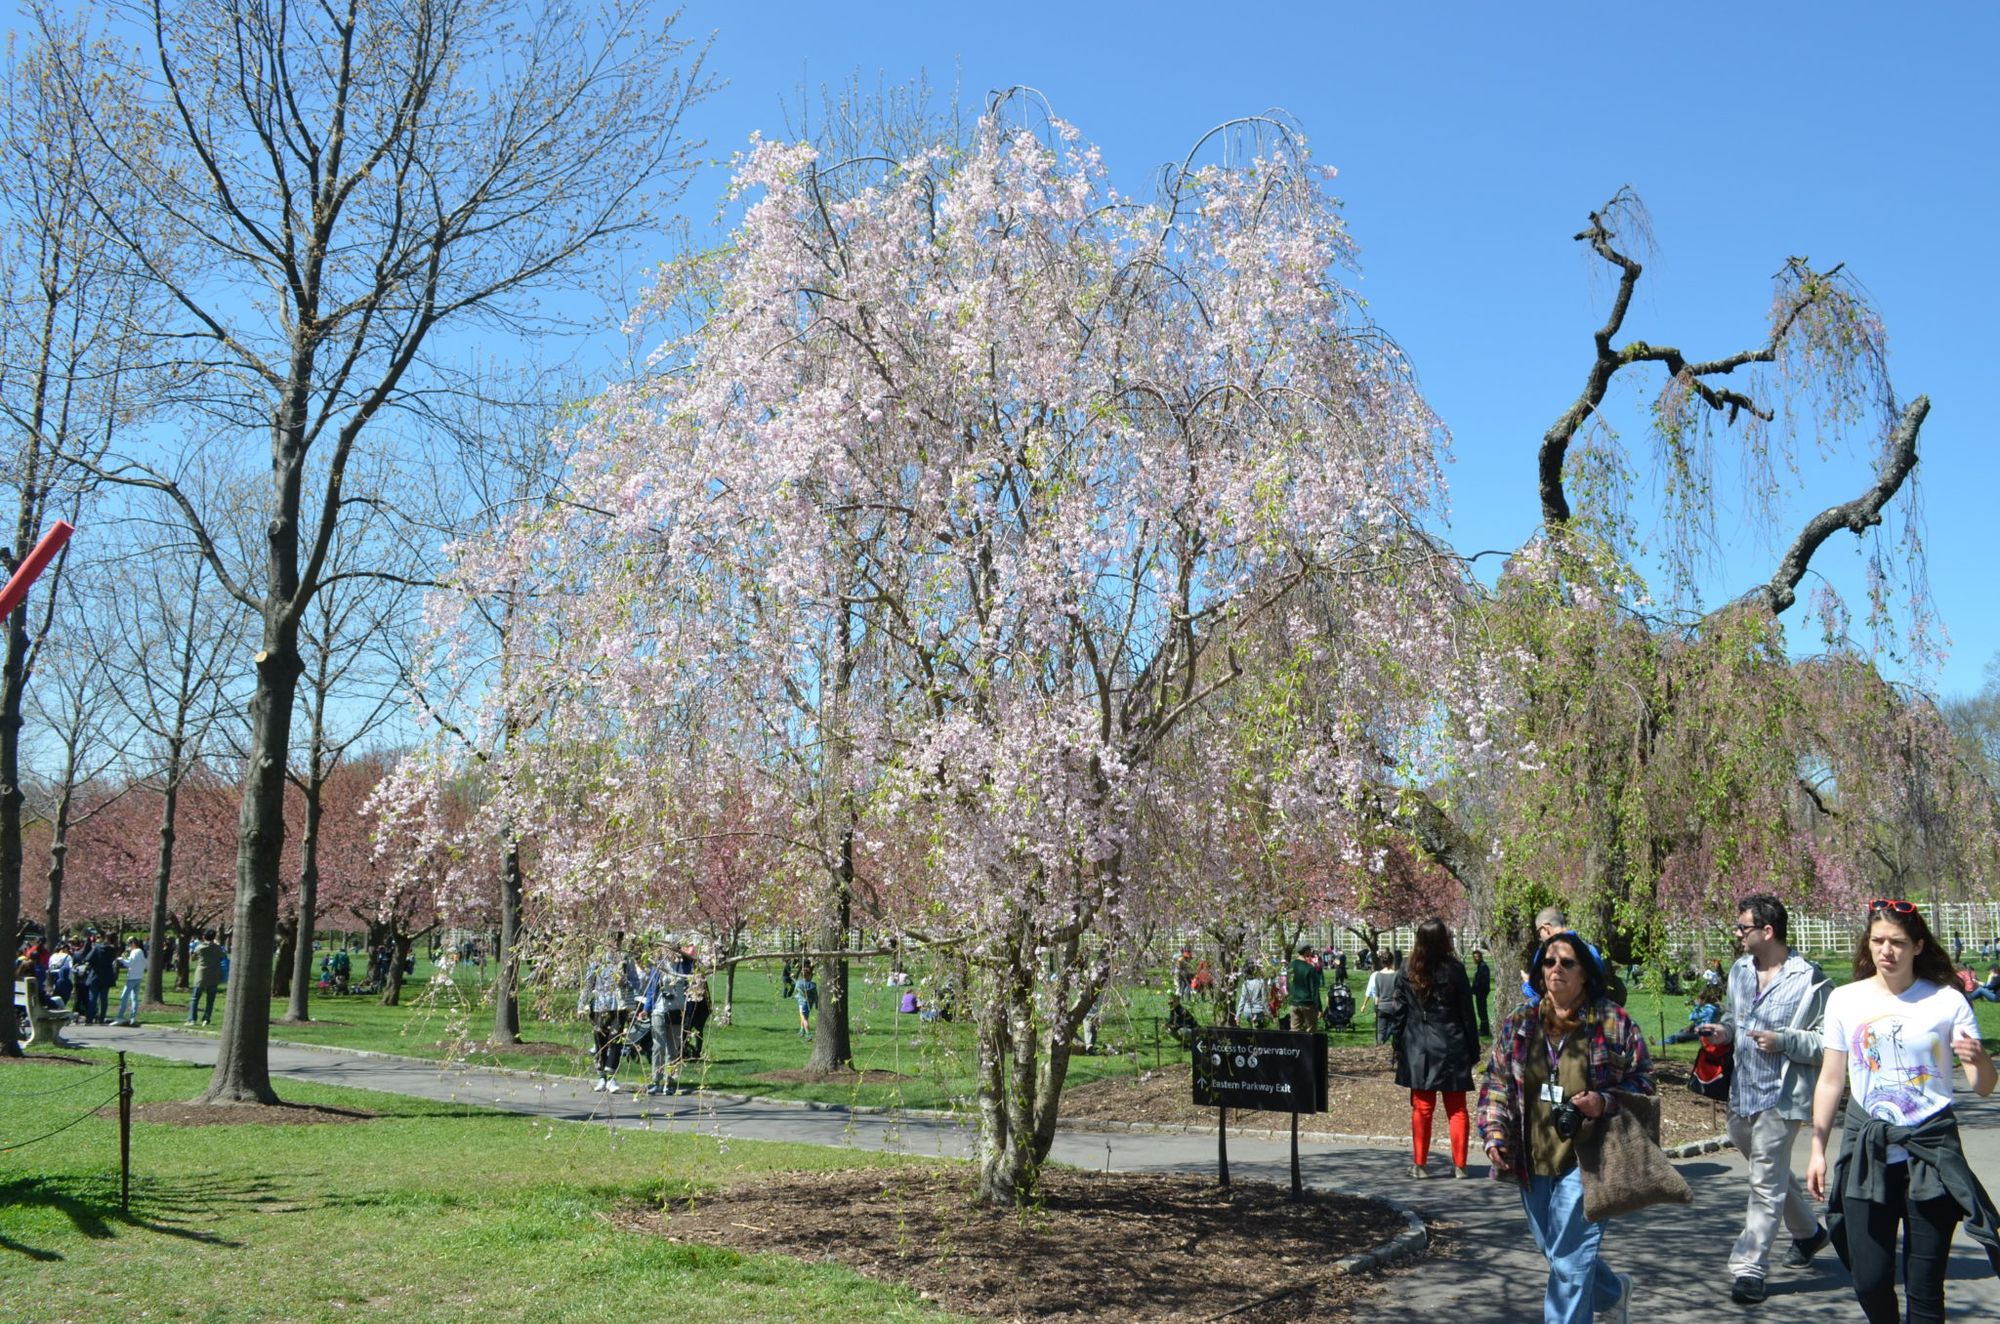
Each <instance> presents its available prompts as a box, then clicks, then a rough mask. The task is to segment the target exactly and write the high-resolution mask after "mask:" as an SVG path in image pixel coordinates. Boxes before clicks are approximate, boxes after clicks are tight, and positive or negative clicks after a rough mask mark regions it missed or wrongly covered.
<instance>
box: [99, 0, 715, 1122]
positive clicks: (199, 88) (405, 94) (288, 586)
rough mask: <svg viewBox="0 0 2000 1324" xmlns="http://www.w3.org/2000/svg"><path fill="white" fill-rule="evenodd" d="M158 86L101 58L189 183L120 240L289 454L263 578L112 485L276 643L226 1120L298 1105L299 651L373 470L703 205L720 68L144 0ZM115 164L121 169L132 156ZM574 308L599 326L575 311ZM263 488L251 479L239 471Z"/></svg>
mask: <svg viewBox="0 0 2000 1324" xmlns="http://www.w3.org/2000/svg"><path fill="white" fill-rule="evenodd" d="M111 8H112V10H113V11H114V12H115V14H116V15H118V16H120V17H122V18H124V19H127V20H129V21H131V22H132V23H133V24H134V25H135V26H137V27H139V28H140V29H141V30H143V31H144V32H145V34H146V36H147V46H148V47H149V49H148V51H147V54H146V59H147V61H148V63H149V64H150V68H149V69H146V70H141V69H140V68H137V67H132V66H129V65H124V64H109V63H107V62H108V61H111V60H112V59H113V58H114V57H112V56H110V55H108V54H102V53H97V54H94V56H93V57H92V58H91V59H83V58H79V59H78V60H77V61H76V62H75V64H74V66H73V68H72V76H71V78H70V83H71V86H72V87H73V88H75V89H79V96H80V95H81V92H80V90H81V89H86V88H94V87H95V86H97V85H98V84H99V83H100V82H102V81H116V82H119V83H121V84H132V83H134V82H135V81H137V82H138V83H139V85H140V86H142V87H143V89H144V95H145V96H146V97H147V98H148V106H149V111H150V114H151V120H150V127H151V129H152V134H151V137H152V139H153V141H155V142H156V143H157V150H158V152H159V155H160V158H161V161H162V163H163V164H161V165H158V166H156V165H155V164H153V163H152V162H149V161H144V160H139V159H137V158H135V157H132V156H130V155H125V156H121V158H120V164H121V165H122V166H123V167H124V168H125V170H126V172H127V176H128V178H129V179H130V180H131V181H132V185H133V191H134V193H135V194H136V201H137V204H138V205H137V207H136V208H134V207H127V206H124V205H122V200H121V199H117V198H110V197H107V198H105V199H104V200H103V201H104V205H102V206H101V207H100V208H99V211H98V214H99V215H100V216H101V218H102V222H103V224H104V225H105V226H106V227H107V228H108V229H109V230H110V231H111V232H112V233H113V234H114V235H115V236H116V237H117V238H118V239H119V240H120V241H121V243H122V245H123V247H124V249H125V250H126V251H127V252H128V253H130V254H132V255H133V256H134V257H135V258H137V259H138V260H139V261H140V262H141V263H142V264H144V266H145V268H146V270H147V273H148V275H149V276H150V277H151V278H152V279H153V280H154V281H155V282H157V284H158V285H159V287H160V288H162V289H164V290H165V291H166V292H167V294H168V295H169V296H170V298H171V300H172V302H173V304H174V305H175V306H176V308H177V310H178V313H179V316H180V319H181V325H182V326H183V327H184V333H185V336H186V343H187V345H188V346H189V347H190V349H189V352H190V357H191V360H192V362H191V364H190V367H191V369H192V371H191V372H190V373H189V375H188V376H187V378H186V380H187V381H188V383H189V385H190V389H189V391H188V394H187V397H186V400H185V404H186V407H187V409H188V410H189V412H190V414H191V415H193V416H198V417H200V418H203V419H206V420H209V421H211V422H214V423H218V424H221V425H224V426H225V427H229V426H232V425H233V427H234V429H235V431H234V432H233V433H230V432H225V433H223V434H222V435H225V436H230V437H242V438H245V439H247V438H249V437H251V436H257V435H259V434H261V435H262V437H263V438H264V439H265V440H266V441H267V442H268V447H269V453H268V469H267V471H266V478H265V493H264V496H263V499H262V501H261V503H260V504H261V506H262V516H263V518H264V520H265V521H266V526H265V531H264V536H263V546H262V549H261V552H260V554H259V556H258V557H257V558H256V567H257V568H256V571H255V573H254V574H239V573H238V572H237V571H236V570H235V569H234V568H232V567H231V566H230V565H229V564H227V562H226V560H225V559H224V558H223V557H222V556H221V555H219V554H218V553H217V552H216V550H215V548H214V547H213V546H212V541H213V540H212V538H211V536H210V534H209V527H210V523H211V519H212V518H213V515H212V512H210V511H207V510H204V509H202V508H201V507H200V505H199V504H198V503H197V501H196V500H195V498H194V496H193V494H191V493H189V492H188V491H187V490H186V489H185V488H184V487H183V486H182V485H181V484H180V483H179V482H178V481H177V479H176V476H175V475H174V474H173V473H171V472H168V471H165V470H163V469H161V468H159V467H157V466H148V465H144V464H141V463H139V462H137V461H136V460H132V459H129V458H128V459H125V460H123V461H122V462H119V463H115V464H108V465H106V466H103V467H104V469H105V470H106V471H107V472H109V473H111V474H112V475H113V476H115V477H116V478H118V479H119V480H120V481H123V482H127V483H133V484H138V485H141V486H146V487H151V488H154V489H157V490H158V491H160V492H162V493H164V494H165V495H167V496H168V497H169V498H170V499H172V500H174V501H175V502H176V503H177V504H178V505H179V506H180V508H181V512H182V515H183V518H184V519H185V521H186V523H187V525H188V527H189V528H190V529H191V530H193V531H194V533H195V536H196V538H197V540H199V541H201V542H203V544H204V551H205V552H207V553H208V555H209V558H210V565H211V569H212V570H213V571H214V572H215V574H216V575H217V576H218V578H219V579H220V580H221V582H222V583H223V585H224V587H225V588H226V589H227V590H228V591H229V592H230V593H231V594H233V595H234V596H236V597H237V598H238V599H239V600H240V601H242V602H243V603H244V604H245V605H246V606H247V607H249V608H250V609H251V610H252V611H253V612H255V613H256V614H257V616H258V619H259V622H260V626H261V634H260V639H259V641H258V646H257V651H256V654H255V657H254V663H255V671H256V680H255V685H254V690H253V694H252V698H251V705H250V711H251V728H252V729H251V737H250V741H251V743H250V758H249V769H248V777H247V780H246V783H245V787H244V794H243V803H242V819H241V825H240V835H239V848H238V867H237V902H236V922H235V929H234V932H235V942H236V967H235V968H236V970H237V971H238V972H239V973H238V974H237V975H236V978H237V979H238V980H240V981H241V982H240V984H239V985H237V986H235V987H234V988H233V990H232V992H233V995H232V996H231V998H230V1000H229V1010H228V1014H227V1017H226V1019H225V1024H224V1028H223V1033H222V1043H221V1048H220V1052H219V1054H218V1059H217V1063H216V1069H215V1075H214V1078H213V1080H212V1081H211V1083H210V1085H209V1088H208V1090H207V1092H206V1093H205V1094H204V1095H203V1098H204V1099H206V1100H209V1101H214V1102H220V1101H229V1100H270V1099H272V1098H274V1097H275V1096H274V1095H273V1093H272V1090H271V1085H270V1073H269V1065H268V1055H267V1045H268V1038H269V1024H270V1006H269V999H268V994H269V990H270V981H271V973H272V957H273V954H274V950H275V946H276V930H277V908H278V892H279V878H278V873H279V862H280V853H281V849H282V845H283V836H284V815H283V809H284V793H285V780H286V773H287V765H288V760H289V755H290V751H291V741H292V721H293V710H294V699H295V696H296V693H297V687H298V681H299V677H300V675H301V673H302V671H303V669H304V660H303V658H302V656H301V653H300V647H299V632H300V629H301V625H302V622H303V620H304V618H305V613H306V611H307V609H308V607H309V606H310V604H311V602H312V600H313V598H314V597H315V595H317V594H318V593H319V592H320V590H321V589H322V587H323V586H324V585H325V584H327V583H328V582H331V581H333V580H335V579H337V578H339V577H340V575H341V574H352V575H368V574H373V573H376V572H374V571H370V570H367V569H355V570H352V571H345V572H339V573H336V572H334V571H332V570H331V569H330V561H329V558H330V556H331V554H332V551H333V548H334V540H335V536H336V534H337V532H338V530H339V529H340V528H341V526H342V525H343V523H344V522H345V521H346V520H347V519H348V518H349V517H350V516H351V515H352V513H353V511H354V508H355V506H356V505H357V504H358V503H363V502H373V501H375V500H377V499H378V498H377V496H376V494H373V493H366V494H364V493H357V492H353V491H350V490H349V489H348V486H347V482H348V477H349V471H350V468H351V466H352V465H353V463H354V461H355V458H356V456H357V454H358V453H360V451H361V448H363V447H364V445H365V446H367V447H372V448H376V449H386V448H392V447H393V446H394V445H395V442H396V436H395V428H394V427H393V426H391V425H390V423H391V420H392V419H393V418H394V417H395V416H396V415H397V414H398V413H399V411H401V410H402V409H403V408H404V407H406V406H410V405H413V404H417V405H420V404H421V403H422V402H423V401H424V400H425V399H427V398H429V397H433V396H435V395H437V394H439V393H448V392H450V391H452V390H453V389H454V388H455V387H456V385H457V381H456V377H455V374H454V373H453V372H452V371H451V370H450V367H449V362H448V356H447V351H448V350H449V349H450V345H449V344H448V343H447V342H448V340H449V337H451V336H452V335H453V334H454V333H469V332H472V331H474V330H483V331H485V332H487V333H489V334H491V333H506V334H517V335H518V334H523V333H530V332H534V331H538V330H543V329H547V328H549V327H551V326H552V325H555V324H556V323H557V322H558V321H559V319H558V318H557V316H556V314H555V312H554V311H553V310H552V309H550V308H549V307H547V306H544V305H541V304H538V303H537V302H536V298H537V296H538V295H539V294H542V293H544V292H555V293H556V294H557V295H558V297H570V298H573V297H574V293H573V291H572V290H571V287H573V286H575V285H578V284H582V283H585V282H584V280H583V278H584V277H586V276H588V275H589V274H590V272H591V271H592V270H602V269H603V268H604V266H605V265H606V263H605V258H606V256H607V255H608V254H609V253H611V252H615V251H616V250H617V249H618V248H619V247H620V246H621V244H622V243H623V242H624V241H627V240H630V239H632V238H634V237H635V236H636V235H637V234H639V233H640V232H641V230H642V228H643V227H644V226H645V225H646V224H647V221H648V216H649V206H650V204H651V203H652V202H653V201H654V200H656V199H658V198H660V197H662V196H668V195H671V194H672V193H673V192H674V191H676V190H677V189H678V188H680V187H682V186H683V184H684V182H685V178H686V174H687V170H688V168H689V164H690V162H689V158H688V157H687V155H686V152H687V150H688V144H686V143H685V142H684V141H683V140H682V139H681V137H680V135H679V133H678V128H679V120H680V116H681V114H682V112H683V111H684V110H685V109H686V107H687V106H688V105H689V104H690V103H691V102H692V101H693V100H695V99H696V98H698V97H699V96H700V95H701V94H702V92H703V91H704V90H705V88H704V83H703V75H702V73H701V62H700V59H699V57H698V56H697V57H696V58H694V59H692V60H690V59H688V58H687V56H688V45H687V43H686V42H684V41H682V40H679V39H678V38H676V37H675V36H674V34H673V19H672V18H671V17H669V18H667V19H665V20H664V21H655V20H654V19H653V17H652V16H651V13H650V11H651V10H652V8H653V7H652V6H651V5H649V4H646V3H644V2H643V0H612V2H611V3H609V4H606V5H603V6H592V7H588V8H586V7H583V6H580V5H572V4H569V3H566V2H565V0H548V2H547V3H539V4H529V3H516V2H513V0H405V2H404V3H398V4H381V5H376V4H364V3H362V0H335V2H334V3H330V4H325V5H317V6H310V7H307V6H293V5H286V4H282V3H277V2H276V0H151V2H150V3H147V2H145V0H126V2H125V3H121V4H117V5H114V6H112V7H111ZM100 141H105V142H111V141H113V140H112V137H111V134H110V133H109V132H108V130H107V131H105V132H103V133H101V134H100ZM138 214H149V215H153V214H157V215H164V216H166V217H169V218H171V219H172V220H173V222H174V223H176V224H177V225H178V226H180V227H183V228H184V229H185V231H186V232H187V234H188V235H189V236H190V247H189V250H188V253H187V256H186V261H185V265H180V266H176V265H170V264H169V262H167V261H165V260H162V259H161V258H160V257H159V255H157V254H156V253H154V252H152V251H150V250H149V249H148V248H147V247H146V246H145V245H144V244H143V243H142V242H140V238H141V237H140V235H139V233H138V231H137V229H136V222H135V220H134V217H135V215H138ZM572 306H574V305H572ZM235 458H238V459H240V460H243V461H246V462H247V461H248V459H249V455H248V452H247V451H245V452H244V453H243V454H242V455H240V456H237V457H235Z"/></svg>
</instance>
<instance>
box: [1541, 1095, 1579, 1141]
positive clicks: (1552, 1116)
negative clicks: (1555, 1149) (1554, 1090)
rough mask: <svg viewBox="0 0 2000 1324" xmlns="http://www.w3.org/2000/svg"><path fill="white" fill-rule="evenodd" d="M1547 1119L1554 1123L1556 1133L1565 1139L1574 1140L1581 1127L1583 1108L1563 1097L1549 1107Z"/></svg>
mask: <svg viewBox="0 0 2000 1324" xmlns="http://www.w3.org/2000/svg"><path fill="white" fill-rule="evenodd" d="M1549 1120H1550V1121H1552V1122H1553V1123H1555V1128H1556V1134H1557V1135H1559V1136H1561V1137H1562V1138H1563V1139H1565V1140H1574V1139H1576V1133H1577V1132H1578V1131H1580V1130H1582V1129H1583V1109H1581V1108H1579V1107H1577V1106H1576V1105H1575V1104H1574V1103H1571V1102H1570V1101H1569V1100H1568V1099H1564V1100H1563V1101H1562V1102H1561V1103H1558V1104H1555V1105H1554V1106H1552V1107H1551V1108H1550V1110H1549Z"/></svg>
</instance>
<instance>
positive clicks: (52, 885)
mask: <svg viewBox="0 0 2000 1324" xmlns="http://www.w3.org/2000/svg"><path fill="white" fill-rule="evenodd" d="M68 799H69V797H68V796H64V797H63V800H64V804H63V806H62V808H60V809H58V810H57V811H56V828H55V836H54V838H53V839H52V840H51V841H50V842H49V903H48V906H47V908H46V909H44V910H43V911H42V932H43V933H45V934H47V935H48V937H49V940H50V941H51V942H53V941H55V939H56V937H57V935H59V934H60V933H61V932H62V931H63V926H62V889H63V840H62V834H63V833H64V832H65V831H66V830H67V828H68V826H69V824H68V822H67V821H66V820H67V819H68V818H69V805H68Z"/></svg>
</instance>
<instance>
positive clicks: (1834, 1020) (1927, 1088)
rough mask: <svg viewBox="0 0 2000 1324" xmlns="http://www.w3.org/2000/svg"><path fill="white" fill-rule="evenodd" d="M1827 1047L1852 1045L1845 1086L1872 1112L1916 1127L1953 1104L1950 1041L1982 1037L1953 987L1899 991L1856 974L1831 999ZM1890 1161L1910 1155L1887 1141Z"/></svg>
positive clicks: (1924, 983) (1918, 984) (1924, 984)
mask: <svg viewBox="0 0 2000 1324" xmlns="http://www.w3.org/2000/svg"><path fill="white" fill-rule="evenodd" d="M1823 1030H1824V1034H1825V1037H1826V1046H1827V1047H1828V1048H1836V1049H1845V1050H1846V1051H1847V1086H1848V1088H1849V1089H1850V1090H1851V1091H1853V1094H1854V1101H1855V1103H1856V1105H1858V1106H1859V1107H1860V1109H1861V1111H1863V1112H1865V1113H1867V1114H1868V1115H1869V1116H1870V1117H1879V1118H1881V1119H1882V1120H1883V1121H1885V1122H1893V1123H1895V1124H1896V1125H1898V1126H1915V1125H1916V1124H1917V1123H1918V1122H1921V1121H1923V1120H1924V1119H1925V1118H1927V1117H1932V1116H1935V1115H1936V1114H1938V1113H1941V1112H1943V1111H1944V1110H1945V1109H1946V1108H1949V1107H1950V1106H1951V1089H1952V1080H1951V1076H1952V1071H1953V1068H1954V1066H1955V1064H1956V1062H1957V1058H1956V1057H1954V1056H1953V1055H1952V1051H1951V1041H1952V1040H1953V1039H1954V1038H1956V1037H1957V1036H1958V1035H1960V1034H1969V1035H1971V1036H1972V1037H1973V1038H1975V1039H1976V1038H1978V1037H1979V1025H1978V1022H1977V1021H1975V1020H1974V1019H1973V1016H1972V1004H1971V1003H1969V1002H1967V1001H1966V1000H1965V994H1963V993H1961V992H1959V991H1958V990H1957V989H1955V988H1940V987H1939V986H1938V985H1936V984H1933V983H1931V982H1930V981H1929V980H1927V979H1919V980H1917V981H1915V982H1914V983H1912V984H1911V985H1910V986H1909V987H1908V988H1906V989H1904V990H1903V991H1902V992H1901V993H1900V994H1897V993H1891V992H1889V991H1888V990H1887V989H1885V988H1883V987H1882V986H1881V985H1880V984H1878V983H1876V982H1875V981H1874V980H1872V979H1864V980H1857V981H1856V982H1854V983H1852V984H1846V985H1843V986H1842V987H1840V988H1837V989H1835V990H1834V991H1833V996H1831V997H1830V998H1828V999H1827V1003H1826V1021H1825V1023H1824V1027H1823ZM1888 1157H1889V1161H1890V1162H1891V1163H1901V1162H1902V1161H1903V1160H1904V1159H1906V1158H1907V1157H1909V1156H1908V1154H1907V1153H1906V1152H1905V1151H1904V1149H1903V1147H1902V1146H1901V1145H1891V1146H1889V1156H1888Z"/></svg>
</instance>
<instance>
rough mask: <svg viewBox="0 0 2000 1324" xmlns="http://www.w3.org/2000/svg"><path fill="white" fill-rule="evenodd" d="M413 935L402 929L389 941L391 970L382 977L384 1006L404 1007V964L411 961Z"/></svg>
mask: <svg viewBox="0 0 2000 1324" xmlns="http://www.w3.org/2000/svg"><path fill="white" fill-rule="evenodd" d="M410 940H411V935H410V934H407V933H404V932H403V931H402V930H401V929H398V930H396V933H395V936H394V937H392V938H391V939H390V940H389V969H388V971H387V972H386V973H385V974H384V975H383V976H382V1005H383V1006H385V1007H400V1006H402V1005H403V962H405V961H407V960H409V959H410Z"/></svg>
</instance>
